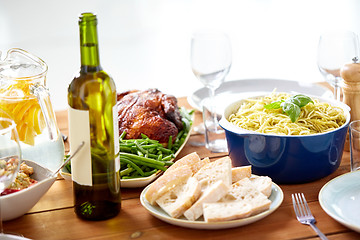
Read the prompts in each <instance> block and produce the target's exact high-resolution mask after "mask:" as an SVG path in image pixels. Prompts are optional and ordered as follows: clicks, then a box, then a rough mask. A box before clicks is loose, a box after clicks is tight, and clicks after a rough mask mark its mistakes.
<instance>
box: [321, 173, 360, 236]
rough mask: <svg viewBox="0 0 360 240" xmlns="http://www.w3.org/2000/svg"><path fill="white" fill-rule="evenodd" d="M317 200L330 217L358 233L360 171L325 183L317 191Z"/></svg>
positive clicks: (359, 226) (359, 222) (359, 223)
mask: <svg viewBox="0 0 360 240" xmlns="http://www.w3.org/2000/svg"><path fill="white" fill-rule="evenodd" d="M319 202H320V206H321V207H322V209H323V210H324V211H325V212H326V213H327V214H328V215H329V216H330V217H332V218H333V219H335V220H336V221H338V222H339V223H341V224H343V225H345V226H346V227H348V228H350V229H352V230H354V231H356V232H359V233H360V217H359V216H360V204H359V202H360V171H355V172H350V173H346V174H343V175H341V176H338V177H336V178H334V179H332V180H331V181H329V182H328V183H326V184H325V185H324V186H323V187H322V188H321V190H320V192H319Z"/></svg>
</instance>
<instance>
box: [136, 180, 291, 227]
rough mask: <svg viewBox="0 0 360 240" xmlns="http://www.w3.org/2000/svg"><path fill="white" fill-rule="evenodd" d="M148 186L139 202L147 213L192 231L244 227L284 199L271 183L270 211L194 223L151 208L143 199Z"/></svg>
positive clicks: (201, 220)
mask: <svg viewBox="0 0 360 240" xmlns="http://www.w3.org/2000/svg"><path fill="white" fill-rule="evenodd" d="M148 188H149V186H147V187H146V188H145V189H144V190H143V191H142V192H141V195H140V202H141V204H142V205H143V206H144V207H145V209H146V210H147V211H149V213H150V214H151V215H153V216H154V217H156V218H158V219H160V220H162V221H164V222H167V223H170V224H173V225H176V226H180V227H186V228H193V229H208V230H216V229H227V228H234V227H240V226H244V225H248V224H250V223H253V222H256V221H259V220H260V219H263V218H264V217H266V216H268V215H270V214H271V213H273V212H274V211H275V210H276V209H277V208H278V207H279V206H280V205H281V203H282V201H283V199H284V193H283V192H282V190H281V188H280V187H279V186H278V185H276V184H275V183H273V185H272V192H271V195H270V197H269V199H270V200H271V205H270V209H269V210H267V211H265V212H262V213H259V214H257V215H255V216H251V217H248V218H244V219H238V220H232V221H224V222H211V223H207V222H205V221H204V219H203V217H200V218H199V219H198V220H196V221H189V220H187V219H186V218H185V217H184V216H182V217H181V218H172V217H170V216H169V215H168V214H167V213H166V212H164V211H163V210H162V209H161V208H160V207H159V206H153V205H151V204H150V203H149V202H148V201H147V200H146V198H145V193H146V191H147V190H148Z"/></svg>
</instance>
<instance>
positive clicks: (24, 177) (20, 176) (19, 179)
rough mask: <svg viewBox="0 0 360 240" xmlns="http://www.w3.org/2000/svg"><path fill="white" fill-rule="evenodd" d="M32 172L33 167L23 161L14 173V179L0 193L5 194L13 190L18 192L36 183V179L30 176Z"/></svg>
mask: <svg viewBox="0 0 360 240" xmlns="http://www.w3.org/2000/svg"><path fill="white" fill-rule="evenodd" d="M33 173H34V168H33V167H30V166H28V165H27V164H26V163H25V162H22V163H21V164H20V169H19V172H18V173H17V175H16V178H15V180H14V181H13V182H12V183H11V185H10V186H9V187H8V188H7V189H5V190H4V191H3V192H2V193H1V195H7V194H10V193H13V192H18V191H20V190H23V189H26V188H28V187H30V186H31V185H33V184H35V183H37V181H36V180H34V179H32V178H31V175H32V174H33Z"/></svg>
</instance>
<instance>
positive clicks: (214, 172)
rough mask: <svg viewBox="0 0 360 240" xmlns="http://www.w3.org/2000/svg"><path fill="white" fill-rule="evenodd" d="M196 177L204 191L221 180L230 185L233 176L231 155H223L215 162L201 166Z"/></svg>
mask: <svg viewBox="0 0 360 240" xmlns="http://www.w3.org/2000/svg"><path fill="white" fill-rule="evenodd" d="M194 177H195V178H196V179H197V180H198V181H199V182H200V184H201V189H202V191H205V190H206V189H207V188H208V187H210V186H211V185H212V184H214V183H215V182H217V181H219V180H221V181H223V183H224V184H225V185H226V186H228V187H230V185H231V178H232V177H231V159H230V158H229V157H223V158H220V159H218V160H216V161H214V162H210V163H207V164H205V165H204V166H203V167H202V168H200V170H199V171H198V172H197V173H196V174H195V175H194Z"/></svg>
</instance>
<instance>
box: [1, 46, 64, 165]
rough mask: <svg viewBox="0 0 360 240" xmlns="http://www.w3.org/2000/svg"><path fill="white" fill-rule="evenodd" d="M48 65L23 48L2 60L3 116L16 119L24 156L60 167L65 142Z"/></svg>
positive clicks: (10, 53)
mask: <svg viewBox="0 0 360 240" xmlns="http://www.w3.org/2000/svg"><path fill="white" fill-rule="evenodd" d="M46 73H47V65H46V64H45V62H44V61H42V60H41V59H39V58H38V57H36V56H33V55H31V54H30V53H28V52H26V51H24V50H21V49H10V50H9V51H8V53H7V56H6V58H5V59H4V60H0V117H1V116H2V117H8V118H11V119H13V120H14V121H15V123H16V127H17V131H18V134H19V140H20V145H21V150H22V157H23V159H28V160H33V161H35V162H37V163H39V164H41V165H42V166H44V167H46V168H48V169H50V170H53V171H54V170H56V169H57V168H58V167H59V166H60V165H61V163H62V161H63V158H64V143H63V140H62V137H61V134H60V131H59V129H58V127H57V123H56V118H55V114H54V111H53V109H52V106H51V102H50V96H49V93H48V90H47V89H46V87H45V81H46Z"/></svg>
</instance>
